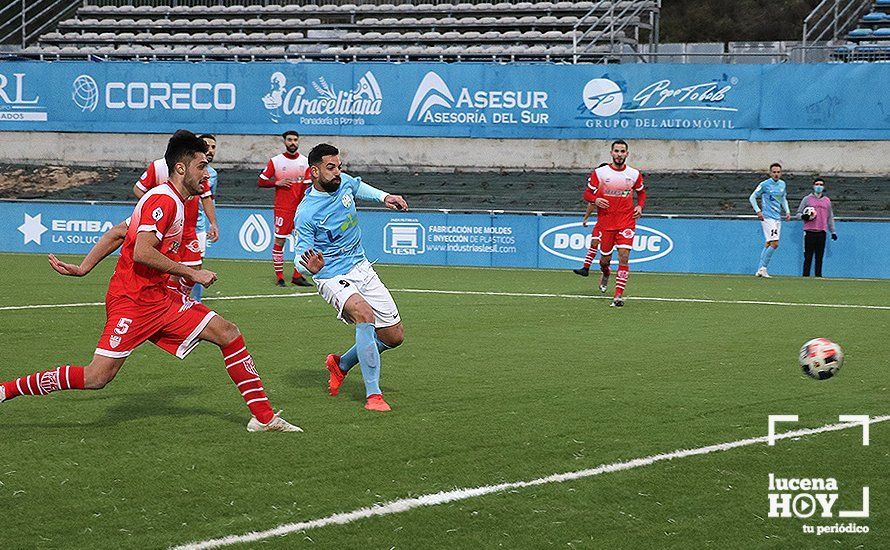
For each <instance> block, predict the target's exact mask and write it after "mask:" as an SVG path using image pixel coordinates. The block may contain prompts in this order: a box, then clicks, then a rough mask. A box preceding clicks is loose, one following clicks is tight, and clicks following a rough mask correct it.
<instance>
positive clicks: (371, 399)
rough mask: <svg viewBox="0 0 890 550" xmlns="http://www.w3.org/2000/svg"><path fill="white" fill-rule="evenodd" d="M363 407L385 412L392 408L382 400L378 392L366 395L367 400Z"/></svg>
mask: <svg viewBox="0 0 890 550" xmlns="http://www.w3.org/2000/svg"><path fill="white" fill-rule="evenodd" d="M365 409H367V410H369V411H379V412H386V411H391V410H392V408H391V407H390V406H389V404H388V403H387V402H386V401H384V400H383V396H382V395H381V394H379V393H375V394H372V395H369V396H368V401H367V402H366V403H365Z"/></svg>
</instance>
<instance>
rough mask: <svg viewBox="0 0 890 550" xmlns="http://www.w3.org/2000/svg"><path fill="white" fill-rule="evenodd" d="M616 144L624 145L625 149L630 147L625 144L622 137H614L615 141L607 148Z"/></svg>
mask: <svg viewBox="0 0 890 550" xmlns="http://www.w3.org/2000/svg"><path fill="white" fill-rule="evenodd" d="M616 145H624V148H625V149H630V147H628V146H627V142H626V141H624V140H623V139H616V140H615V141H613V142H612V145H611V146H610V147H609V149H614V148H615V146H616Z"/></svg>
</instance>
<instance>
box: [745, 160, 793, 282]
mask: <svg viewBox="0 0 890 550" xmlns="http://www.w3.org/2000/svg"><path fill="white" fill-rule="evenodd" d="M769 175H770V177H768V178H767V179H765V180H763V181H762V182H760V184H759V185H758V186H757V189H755V190H754V192H753V193H751V196H750V197H749V198H748V200H749V201H750V202H751V206H753V207H754V212H756V213H757V218H758V219H759V220H760V226H761V227H762V228H763V238H764V239H765V240H766V244H765V245H764V246H763V252H761V253H760V267H758V268H757V273H755V275H757V276H758V277H769V272H768V271H767V270H766V268H767V266H768V265H769V261H770V259H772V257H773V254H774V253H775V252H776V249H777V248H779V236H780V235H781V234H782V209H784V210H785V221H791V209H790V208H789V207H788V194H787V193H786V192H785V182H784V181H782V179H781V177H782V165H781V164H779V163H778V162H774V163H772V164H771V165H770V167H769ZM758 198H759V199H760V202H761V203H762V204H763V208H761V207H760V206H758V205H757V199H758Z"/></svg>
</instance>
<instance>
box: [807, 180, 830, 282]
mask: <svg viewBox="0 0 890 550" xmlns="http://www.w3.org/2000/svg"><path fill="white" fill-rule="evenodd" d="M824 193H825V181H824V180H823V179H822V178H816V179H815V180H814V181H813V192H812V193H810V194H809V195H807V196H806V197H804V198H803V199H802V200H801V201H800V206H798V207H797V216H798V217H799V218H800V219H802V220H803V231H804V238H803V244H804V252H803V276H804V277H809V276H810V265H811V264H812V263H813V258H814V257H815V258H816V266H815V268H816V269H815V273H816V277H821V276H822V256H823V255H824V254H825V237H826V230H827V231H829V232H831V240H832V241H836V240H837V232H835V229H834V212H833V211H832V209H831V199H829V198H828V197H826V196H825V194H824Z"/></svg>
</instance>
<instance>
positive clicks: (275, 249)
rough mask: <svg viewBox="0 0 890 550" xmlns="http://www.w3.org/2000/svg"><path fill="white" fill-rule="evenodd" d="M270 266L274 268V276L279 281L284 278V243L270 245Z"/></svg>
mask: <svg viewBox="0 0 890 550" xmlns="http://www.w3.org/2000/svg"><path fill="white" fill-rule="evenodd" d="M272 267H273V268H274V269H275V277H277V278H278V280H279V281H283V280H284V245H283V244H273V245H272Z"/></svg>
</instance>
